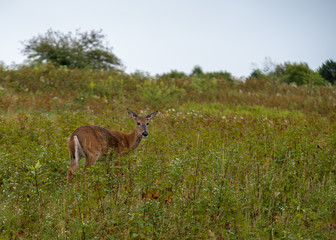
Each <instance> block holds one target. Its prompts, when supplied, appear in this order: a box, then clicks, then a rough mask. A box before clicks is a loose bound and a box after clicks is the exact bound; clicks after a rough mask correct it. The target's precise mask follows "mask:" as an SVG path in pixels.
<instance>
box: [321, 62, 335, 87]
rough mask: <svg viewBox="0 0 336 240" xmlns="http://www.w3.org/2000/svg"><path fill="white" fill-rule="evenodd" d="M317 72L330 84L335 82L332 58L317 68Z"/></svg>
mask: <svg viewBox="0 0 336 240" xmlns="http://www.w3.org/2000/svg"><path fill="white" fill-rule="evenodd" d="M318 72H319V74H320V75H321V76H322V77H323V78H324V79H325V80H327V81H328V82H330V83H331V84H335V82H336V62H334V61H333V60H327V61H326V62H325V63H323V64H322V66H321V67H320V68H319V69H318Z"/></svg>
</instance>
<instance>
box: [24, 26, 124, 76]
mask: <svg viewBox="0 0 336 240" xmlns="http://www.w3.org/2000/svg"><path fill="white" fill-rule="evenodd" d="M104 38H105V35H104V34H103V33H102V31H101V30H100V31H95V30H91V31H89V32H83V33H81V32H79V31H78V30H77V31H76V33H75V34H74V35H73V34H72V33H71V32H69V33H67V34H64V33H61V32H59V31H53V30H51V29H49V30H48V31H47V32H46V33H45V34H44V35H38V36H36V37H33V38H31V39H30V40H28V41H25V42H23V45H24V49H23V50H22V53H23V54H24V55H27V57H28V59H29V60H31V61H32V62H33V63H43V62H51V63H54V64H57V65H63V66H67V67H69V68H92V69H105V70H108V69H113V68H115V67H118V66H121V61H120V59H119V58H117V57H116V56H115V55H114V54H113V53H112V48H110V47H107V46H105V45H104V41H103V40H104Z"/></svg>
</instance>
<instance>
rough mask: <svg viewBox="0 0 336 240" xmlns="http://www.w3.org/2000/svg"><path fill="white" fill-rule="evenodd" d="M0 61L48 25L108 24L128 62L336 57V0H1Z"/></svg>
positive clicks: (139, 66)
mask: <svg viewBox="0 0 336 240" xmlns="http://www.w3.org/2000/svg"><path fill="white" fill-rule="evenodd" d="M0 23H1V24H0V34H1V37H0V61H2V62H4V63H5V64H6V65H11V64H12V63H16V64H19V63H22V62H23V60H24V59H25V56H23V55H22V53H21V50H22V47H23V45H22V43H21V42H22V41H24V40H29V39H30V38H32V37H33V36H36V35H38V34H43V33H45V32H47V30H48V29H50V28H51V29H52V30H55V31H61V32H64V33H67V32H69V31H71V32H75V31H76V29H80V30H81V31H88V30H92V29H94V30H99V29H101V30H103V33H105V34H106V35H107V41H108V42H109V46H111V47H113V52H114V54H116V55H117V57H119V58H120V59H121V60H122V62H123V64H124V65H125V67H126V69H125V70H126V72H134V71H136V70H141V71H145V72H148V73H150V74H151V75H155V74H160V73H165V72H170V71H171V70H178V71H183V72H185V73H190V72H191V70H192V69H193V67H194V66H195V65H199V66H201V67H202V69H203V71H228V72H230V73H232V74H233V75H234V76H236V77H241V76H248V75H250V73H251V72H252V71H253V69H255V68H256V67H258V68H263V67H264V63H265V58H267V59H271V61H272V62H273V63H275V64H279V63H284V62H286V61H290V62H306V63H308V65H309V66H310V67H311V68H312V69H313V70H316V69H317V68H318V67H319V66H321V64H322V63H323V62H325V61H326V60H328V59H333V60H334V61H336V0H254V1H253V0H179V1H178V0H166V1H163V0H141V1H140V0H119V1H116V0H94V1H88V0H80V1H79V0H57V1H48V0H30V1H24V0H21V1H19V0H0Z"/></svg>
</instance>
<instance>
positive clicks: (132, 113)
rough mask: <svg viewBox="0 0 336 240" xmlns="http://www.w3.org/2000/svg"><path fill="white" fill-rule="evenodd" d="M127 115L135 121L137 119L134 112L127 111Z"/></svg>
mask: <svg viewBox="0 0 336 240" xmlns="http://www.w3.org/2000/svg"><path fill="white" fill-rule="evenodd" d="M127 112H128V115H130V117H131V118H133V119H135V118H137V117H138V115H136V114H135V113H134V112H132V111H131V110H129V109H127Z"/></svg>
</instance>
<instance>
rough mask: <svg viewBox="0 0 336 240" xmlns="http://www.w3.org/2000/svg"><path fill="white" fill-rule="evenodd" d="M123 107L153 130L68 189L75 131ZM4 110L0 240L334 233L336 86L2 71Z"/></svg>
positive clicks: (0, 106) (118, 116) (114, 125)
mask: <svg viewBox="0 0 336 240" xmlns="http://www.w3.org/2000/svg"><path fill="white" fill-rule="evenodd" d="M127 108H130V109H131V110H133V111H134V112H136V113H138V114H139V115H142V116H144V115H146V114H148V113H150V112H153V111H155V110H159V113H158V115H157V116H156V117H155V119H153V120H152V121H151V122H150V126H149V136H148V137H147V138H146V139H144V140H142V142H141V144H140V146H139V147H138V148H137V149H136V150H135V151H133V152H129V154H127V155H124V156H122V157H120V158H121V165H120V166H113V165H112V163H111V162H109V161H105V162H98V163H97V164H96V165H94V166H93V167H91V168H89V169H88V170H87V171H86V172H85V173H83V171H82V169H83V165H84V164H83V163H84V161H83V159H82V161H81V162H80V166H79V167H78V168H77V171H76V173H75V177H74V179H73V180H72V182H71V183H70V185H69V187H66V173H67V170H68V167H69V157H68V149H67V139H68V137H69V136H70V134H71V133H72V131H73V130H75V129H76V128H77V127H79V126H81V125H87V124H94V125H98V126H102V127H105V128H110V129H117V130H121V131H125V132H130V131H132V130H133V129H134V122H133V120H132V119H130V118H129V116H128V114H127V111H126V109H127ZM0 113H1V114H0V190H1V191H0V238H1V239H335V238H336V176H335V174H336V172H335V171H336V123H335V122H336V87H335V86H321V87H317V86H304V85H303V86H295V85H288V84H284V83H278V82H272V81H269V80H268V79H246V80H245V82H242V81H238V80H237V79H234V78H227V77H225V76H218V77H207V76H203V77H201V76H198V77H196V76H195V77H191V76H179V75H176V74H173V73H171V74H166V75H161V76H155V77H153V76H149V75H147V74H145V73H140V72H137V73H134V74H125V73H123V72H119V71H98V70H70V69H67V68H56V67H54V66H52V65H41V66H37V67H27V66H22V67H19V68H17V69H7V68H4V67H2V68H0ZM84 179H85V180H84Z"/></svg>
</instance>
